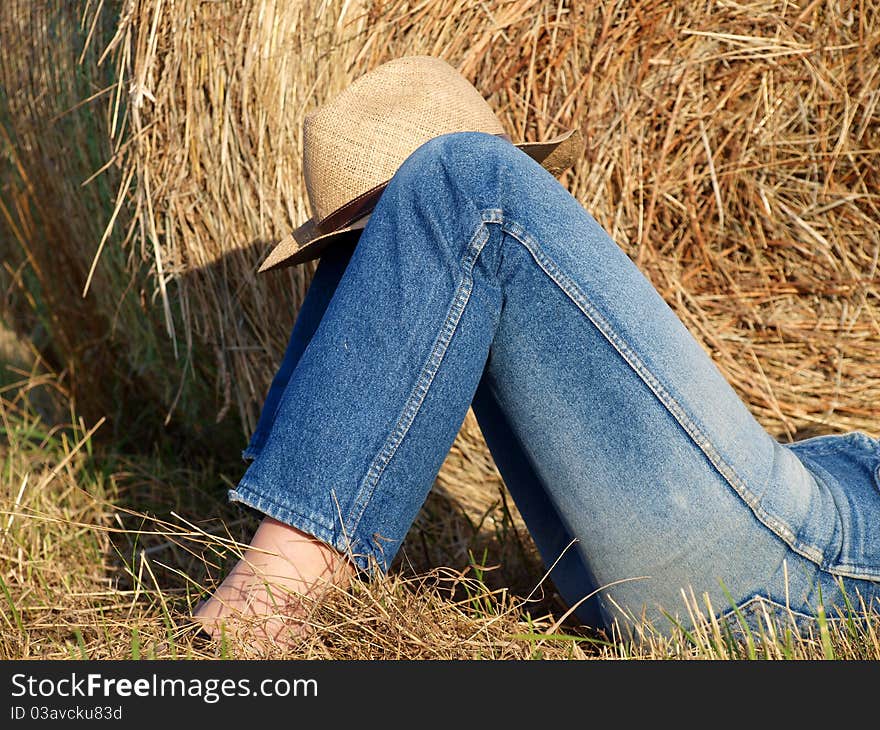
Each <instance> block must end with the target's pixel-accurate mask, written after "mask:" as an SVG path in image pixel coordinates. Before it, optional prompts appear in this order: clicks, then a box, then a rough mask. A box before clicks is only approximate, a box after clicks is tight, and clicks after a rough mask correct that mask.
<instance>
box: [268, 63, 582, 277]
mask: <svg viewBox="0 0 880 730" xmlns="http://www.w3.org/2000/svg"><path fill="white" fill-rule="evenodd" d="M466 131H467V132H487V133H488V134H494V135H498V136H502V137H505V138H507V139H509V137H507V135H506V134H505V133H504V127H503V126H502V124H501V122H500V120H499V119H498V117H497V116H495V113H494V112H493V111H492V108H491V107H490V106H489V104H488V103H487V102H486V100H485V99H484V98H483V97H482V95H481V94H480V92H479V91H477V89H476V88H474V87H473V85H471V84H470V82H468V81H467V79H465V78H464V77H463V76H462V75H461V74H459V73H458V72H457V71H456V70H455V69H454V68H452V66H450V65H449V64H448V63H446V62H445V61H442V60H440V59H439V58H431V57H429V56H407V57H403V58H398V59H396V60H394V61H389V62H388V63H385V64H382V65H381V66H379V67H377V68H376V69H374V70H373V71H371V72H370V73H368V74H365V75H364V76H361V77H360V78H359V79H357V80H356V81H355V82H354V83H352V84H351V85H350V86H349V87H348V88H347V89H345V90H344V91H343V92H342V93H341V94H340V95H339V96H338V97H336V99H334V100H333V101H331V102H330V103H329V104H325V105H324V106H322V107H321V108H319V109H317V110H316V111H314V112H312V113H310V114H308V115H307V116H306V117H305V119H304V121H303V175H304V177H305V183H306V190H307V192H308V196H309V203H310V205H311V208H312V217H311V218H310V219H309V220H308V221H306V223H304V224H303V225H301V226H300V227H299V228H297V229H296V230H295V231H293V232H292V233H291V234H289V235H287V236H286V237H285V238H283V239H282V240H281V241H280V242H279V243H278V244H277V245H276V246H275V247H274V248H273V249H272V251H270V253H269V255H268V256H267V257H266V260H265V261H264V262H263V264H262V265H261V266H260V271H268V270H270V269H276V268H280V267H283V266H290V265H291V264H298V263H302V262H303V261H308V260H310V259H314V258H317V257H318V256H320V255H321V252H322V251H323V250H324V249H325V248H326V247H327V246H329V245H332V243H333V242H334V241H339V239H341V238H344V237H350V236H357V235H360V231H361V230H363V228H364V226H366V224H367V220H368V219H369V216H370V212H371V211H372V210H373V207H374V206H375V205H376V202H377V201H378V200H379V197H380V196H381V194H382V191H383V190H384V189H385V186H386V185H387V184H388V181H389V180H390V179H391V177H392V176H393V175H394V173H395V172H396V171H397V169H398V168H399V167H400V165H401V164H402V163H403V161H404V160H405V159H406V158H407V157H409V155H410V154H411V153H412V152H414V151H415V150H416V149H417V148H418V147H420V146H421V145H422V144H424V143H425V142H427V141H428V140H430V139H433V138H434V137H438V136H439V135H441V134H448V133H450V132H466ZM516 146H517V147H519V148H520V149H521V150H522V151H523V152H525V153H526V154H528V155H529V156H530V157H532V158H533V159H535V160H536V161H537V162H540V163H541V164H542V165H543V166H544V167H545V168H546V169H548V170H549V171H551V172H553V173H554V174H559V173H560V172H562V171H563V170H565V169H566V168H568V167H570V166H571V165H572V163H573V162H574V160H575V159H576V157H577V155H578V154H579V152H580V150H581V147H582V142H581V140H580V135H579V134H577V132H576V130H571V131H568V132H566V133H565V134H562V135H560V136H558V137H554V138H553V139H550V140H547V141H546V142H531V143H526V142H524V143H518V144H517V145H516Z"/></svg>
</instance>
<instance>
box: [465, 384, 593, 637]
mask: <svg viewBox="0 0 880 730" xmlns="http://www.w3.org/2000/svg"><path fill="white" fill-rule="evenodd" d="M471 405H472V407H473V409H474V415H475V416H476V417H477V422H478V423H479V425H480V430H481V431H482V433H483V436H484V438H485V439H486V444H487V446H488V447H489V451H490V452H491V454H492V458H493V460H494V461H495V465H496V466H497V467H498V471H499V472H500V473H501V476H502V478H503V479H504V485H505V487H507V491H509V492H510V496H511V497H512V498H513V501H514V503H515V504H516V507H517V509H518V510H519V512H520V514H521V515H522V517H523V520H524V521H525V523H526V526H527V527H528V529H529V534H530V535H531V537H532V540H533V541H534V543H535V546H536V547H537V548H538V552H539V553H540V555H541V558H542V560H543V561H544V566H545V568H546V569H547V570H550V578H551V579H552V580H553V585H554V586H555V587H556V589H557V590H558V591H559V594H560V595H561V596H562V598H563V600H564V601H565V602H566V603H568V605H569V606H572V605H575V604H577V603H578V602H580V603H579V605H578V607H577V609H576V610H575V614H576V615H577V617H578V619H579V620H580V621H582V622H583V623H585V624H587V625H588V626H601V625H602V622H603V621H602V616H601V614H600V613H599V601H598V596H595V597H593V598H589V599H587V600H583V599H584V597H585V596H590V595H592V594H595V593H596V592H597V588H598V586H597V585H596V583H595V581H594V580H593V578H592V576H591V575H590V570H589V568H588V567H587V565H586V564H585V563H584V559H583V555H582V553H581V551H580V550H578V549H577V548H576V547H575V544H576V538H575V537H574V535H572V534H571V533H570V532H569V531H568V528H566V526H565V523H564V522H563V521H562V518H561V517H560V516H559V513H558V512H557V511H556V507H554V505H553V502H552V501H551V499H550V496H549V494H548V492H547V489H546V488H545V486H544V485H543V484H542V483H541V480H540V478H539V476H538V474H537V473H536V472H535V468H534V466H533V464H532V463H531V461H530V459H529V457H528V454H527V453H526V451H525V449H523V447H522V445H521V444H520V443H519V441H518V440H517V436H516V433H515V432H514V429H513V427H512V425H511V424H510V423H509V422H508V421H507V417H506V416H505V415H504V411H503V410H502V408H501V404H500V403H499V402H498V399H497V397H496V396H495V393H493V392H492V389H491V387H490V386H489V381H488V379H487V377H486V375H485V374H484V377H483V379H482V380H481V381H480V384H479V385H478V386H477V391H476V393H475V394H474V399H473V402H472V403H471Z"/></svg>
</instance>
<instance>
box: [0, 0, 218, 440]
mask: <svg viewBox="0 0 880 730" xmlns="http://www.w3.org/2000/svg"><path fill="white" fill-rule="evenodd" d="M118 20H119V18H118V14H117V13H116V10H115V8H113V7H111V4H110V3H106V4H105V3H103V2H101V3H97V4H94V3H90V2H85V3H73V2H71V3H66V2H65V3H56V2H31V1H30V0H10V1H9V2H4V3H2V4H0V33H2V37H3V42H2V43H0V152H2V154H0V251H2V255H3V271H2V272H0V281H2V284H3V291H4V296H3V299H2V301H0V310H2V316H3V319H4V320H5V322H6V323H7V324H8V325H9V326H11V327H14V329H15V331H16V333H17V334H18V336H20V337H22V338H24V339H25V340H29V341H32V342H33V343H34V344H35V345H36V347H37V348H38V349H39V351H40V353H41V355H42V357H43V358H44V359H45V361H46V362H47V364H48V365H49V366H50V367H52V368H53V369H54V370H55V371H56V372H57V373H59V374H61V375H62V376H63V377H62V382H63V384H64V386H65V387H66V388H67V389H68V390H69V392H70V395H71V397H72V398H73V399H74V401H75V403H76V408H77V412H78V413H79V414H80V415H81V416H82V417H84V418H85V419H86V420H87V421H88V422H90V423H94V422H96V421H97V420H98V419H100V418H102V417H108V418H109V420H110V425H109V426H108V427H104V428H103V429H102V430H101V433H100V435H101V436H103V437H107V438H114V439H116V440H117V441H118V442H119V443H120V445H125V444H126V443H127V442H128V441H129V439H130V440H131V443H133V445H141V446H143V445H146V444H149V443H150V438H149V435H150V433H151V432H152V431H154V430H155V429H154V428H153V426H152V425H153V424H155V426H156V427H157V428H161V427H162V423H163V419H164V416H165V414H166V412H167V411H168V409H169V406H170V405H171V403H173V402H174V401H175V397H176V396H177V399H178V402H179V404H180V405H181V408H180V410H179V413H181V414H182V415H183V418H184V419H189V424H190V426H192V427H193V428H194V427H195V426H196V425H198V424H199V422H200V421H201V420H203V419H207V420H208V421H209V422H211V420H212V419H211V416H212V415H213V413H215V412H216V407H215V406H214V407H212V406H213V405H214V404H212V403H211V402H210V395H211V393H212V391H213V387H214V386H213V381H214V374H213V372H211V373H210V374H206V373H205V371H204V369H203V368H201V367H200V364H199V363H198V362H196V364H195V365H193V364H192V363H184V362H183V361H182V360H181V359H179V358H178V357H176V355H175V343H174V342H173V341H172V340H170V339H169V337H168V335H167V333H166V332H165V325H164V322H163V312H162V310H161V308H157V307H156V306H155V303H154V301H153V296H152V295H153V285H154V281H155V280H154V279H153V278H152V274H151V267H150V265H149V264H148V263H144V262H143V258H142V257H141V256H139V255H136V248H133V247H132V244H131V234H132V233H134V229H133V228H132V223H133V219H132V216H131V213H130V205H131V199H130V197H129V196H136V195H137V194H138V192H137V190H136V189H135V188H134V187H131V186H130V183H131V181H132V180H133V172H130V171H127V170H122V169H121V168H120V166H119V164H118V162H119V159H120V158H118V157H117V156H116V155H118V153H119V151H120V150H121V149H124V144H125V140H126V137H127V131H128V130H129V129H130V128H129V126H128V123H127V122H126V114H127V106H126V104H125V103H120V104H119V105H117V104H116V96H115V95H114V92H115V91H117V90H119V89H120V88H121V87H119V86H118V85H117V84H115V69H114V68H113V67H112V65H110V64H106V63H105V64H103V65H102V64H100V63H99V60H100V55H101V53H102V52H103V49H104V47H105V46H106V45H107V43H108V42H109V41H110V39H111V38H112V37H113V35H114V33H115V32H116V29H117V26H118ZM108 99H109V100H111V101H112V102H113V103H112V104H111V106H110V108H109V109H108V108H107V104H106V103H105V100H108ZM122 101H123V102H124V95H123V97H122ZM114 216H115V218H114ZM114 220H115V225H114V226H111V225H110V224H111V222H113V221H114ZM99 249H102V252H101V256H100V258H99V259H98V258H96V253H97V251H98V250H99ZM87 284H89V289H88V295H87V296H85V297H84V296H83V291H84V289H85V288H86V285H87ZM178 308H179V305H177V304H175V310H177V309H178ZM178 316H179V315H178ZM185 368H186V371H187V372H186V380H187V381H188V382H189V388H188V390H187V391H186V392H184V391H183V390H182V389H181V388H180V385H181V381H182V379H183V375H184V371H185ZM193 373H195V374H196V375H200V376H204V377H197V378H193ZM206 401H207V403H208V405H207V410H205V409H204V408H202V407H201V406H200V404H201V403H205V402H206ZM192 432H193V431H192V429H190V433H192Z"/></svg>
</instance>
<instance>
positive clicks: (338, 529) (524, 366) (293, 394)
mask: <svg viewBox="0 0 880 730" xmlns="http://www.w3.org/2000/svg"><path fill="white" fill-rule="evenodd" d="M471 404H473V407H474V412H475V414H476V416H477V419H478V421H479V424H480V427H481V429H482V431H483V434H484V436H485V438H486V442H487V444H488V445H489V448H490V450H491V452H492V455H493V457H494V459H495V461H496V463H497V465H498V468H499V470H500V472H501V475H502V477H503V478H504V481H505V483H506V485H507V487H508V488H509V490H510V492H511V494H512V496H513V498H514V500H515V501H516V503H517V506H518V507H519V509H520V510H521V512H522V514H523V517H524V518H525V520H526V523H527V525H528V527H529V530H530V532H531V534H532V535H533V537H534V539H535V543H536V545H537V546H538V549H539V550H540V552H541V555H542V557H543V559H544V561H545V563H546V564H547V565H548V566H549V565H551V564H553V563H554V562H556V561H557V559H558V558H559V556H560V553H561V552H562V551H563V549H564V548H565V547H566V546H567V545H568V544H569V543H570V542H572V541H574V545H573V546H572V547H571V548H570V549H569V550H568V551H567V552H565V554H564V555H563V557H562V559H561V560H559V562H558V563H557V565H556V567H555V568H554V570H553V572H552V574H551V577H552V579H553V581H554V584H555V585H556V586H557V588H558V589H559V590H560V592H561V594H562V595H563V597H564V598H565V600H567V601H568V602H569V603H570V604H571V605H575V604H578V605H579V608H578V610H577V615H578V616H579V617H580V618H581V619H582V620H584V621H586V622H588V623H590V624H592V625H597V626H609V625H610V624H611V623H612V622H615V621H618V622H622V623H623V624H624V625H627V624H631V623H633V622H635V621H638V620H648V621H650V622H652V623H654V625H655V626H656V627H658V628H659V629H660V630H665V629H668V628H669V627H670V626H671V625H672V624H671V623H670V621H669V618H674V619H675V620H680V621H681V622H682V623H683V624H685V625H688V624H689V622H690V617H689V616H690V614H689V613H688V610H687V607H686V606H685V603H684V601H683V598H682V594H683V592H685V593H686V594H691V593H692V594H693V595H696V596H698V597H701V596H703V595H704V594H705V595H706V596H707V597H708V599H709V600H710V601H711V605H712V606H713V607H714V612H715V613H716V614H718V615H723V614H725V613H727V612H729V611H730V610H731V609H733V608H737V609H739V608H742V609H744V610H743V612H742V613H743V614H746V613H748V614H749V615H754V616H756V617H758V618H756V619H755V620H759V618H760V611H757V610H756V609H757V608H760V609H762V610H763V609H766V608H767V607H770V609H771V610H779V611H785V612H786V613H788V614H790V615H792V616H795V617H799V618H801V619H804V620H809V619H810V617H811V616H814V615H815V611H816V606H817V604H818V602H819V597H820V596H821V597H822V599H823V600H824V602H825V604H826V606H829V605H834V604H837V605H840V604H841V603H842V602H843V599H844V597H843V595H842V591H846V593H847V594H848V595H849V597H850V600H853V601H857V600H858V596H861V597H862V598H863V599H864V600H865V601H868V602H870V601H872V600H873V599H874V598H875V597H877V596H878V595H880V582H878V581H880V441H878V440H877V439H874V438H872V437H870V436H868V435H867V434H865V433H862V432H860V431H856V432H853V433H850V434H845V435H840V436H820V437H816V438H812V439H807V440H804V441H800V442H796V443H794V444H782V443H779V442H777V441H776V440H775V439H774V438H773V437H772V436H770V435H769V434H768V433H767V432H766V431H765V430H764V429H763V428H762V427H761V426H760V424H759V423H758V422H757V421H756V420H755V418H754V417H753V416H752V414H751V413H750V412H749V410H748V409H747V408H746V406H745V405H744V404H743V403H742V401H741V400H740V399H739V397H738V396H737V394H736V392H735V391H734V390H733V388H732V387H731V386H730V385H729V383H727V382H726V380H725V379H724V377H723V376H722V375H721V373H720V371H719V370H718V369H717V367H716V366H715V365H714V363H713V362H712V360H711V359H710V358H709V356H708V355H707V354H706V353H705V352H704V351H703V349H702V348H701V347H700V345H699V343H698V342H697V341H696V340H695V339H694V338H693V337H692V336H691V335H690V333H689V332H688V330H687V329H686V328H685V326H684V325H683V324H682V323H681V321H680V320H679V319H678V318H677V317H676V315H675V313H674V312H673V311H672V310H671V309H670V308H669V306H668V305H667V304H666V303H665V302H664V300H663V298H662V297H661V296H660V295H659V294H658V292H657V291H656V290H655V289H654V288H653V286H652V285H651V284H650V282H649V281H648V280H647V278H645V276H644V275H643V274H642V273H641V272H640V271H639V269H638V268H637V267H636V266H635V264H634V263H633V262H632V261H631V260H630V259H629V258H628V257H627V256H626V254H625V253H624V252H623V251H622V250H621V249H620V248H619V247H618V246H617V245H616V244H615V243H614V242H613V241H612V240H611V238H610V237H609V236H608V235H607V234H606V233H605V231H604V230H603V229H602V228H601V227H600V226H599V225H598V224H597V223H596V221H595V220H594V219H593V218H592V217H591V216H590V215H589V214H588V213H587V212H586V211H585V210H584V209H583V208H582V207H581V206H580V204H579V203H578V202H577V201H576V200H575V199H574V198H573V197H572V196H571V195H570V194H569V193H568V192H567V191H566V190H565V188H564V187H562V186H561V185H560V184H559V182H558V181H557V180H556V179H555V178H554V177H553V176H552V175H550V174H549V173H547V172H546V171H545V170H544V169H543V168H542V167H540V165H538V164H537V163H535V162H534V161H533V160H531V159H530V158H529V157H528V156H527V155H525V154H523V153H522V152H521V151H519V150H518V149H516V148H515V147H514V146H513V145H511V144H510V143H509V142H506V141H504V140H502V139H499V138H497V137H493V136H490V135H485V134H480V133H457V134H452V135H444V136H442V137H438V138H436V139H434V140H432V141H430V142H428V143H426V144H425V145H423V146H422V147H420V148H419V149H418V150H416V152H414V153H413V154H412V155H411V156H410V157H409V158H408V159H407V160H406V162H405V163H404V164H403V165H402V166H401V168H400V169H399V171H398V172H397V174H396V175H395V176H394V178H393V179H392V181H391V182H390V184H389V185H388V187H387V189H386V190H385V192H384V193H383V195H382V197H381V199H380V200H379V203H378V205H377V207H376V209H375V211H374V212H373V215H372V216H371V218H370V221H369V224H368V225H367V227H366V229H365V230H364V232H363V234H362V235H361V237H360V240H359V241H358V242H357V243H356V244H354V243H353V244H351V245H348V246H340V247H338V248H336V249H335V250H333V251H330V252H328V253H326V254H324V256H323V258H322V259H321V261H320V263H319V265H318V270H317V272H316V274H315V277H314V279H313V282H312V284H311V286H310V289H309V292H308V294H307V297H306V301H305V302H304V304H303V307H302V308H301V311H300V314H299V317H298V319H297V323H296V326H295V327H294V331H293V334H292V336H291V342H290V345H289V347H288V350H287V353H286V354H285V358H284V361H283V363H282V365H281V367H280V368H279V371H278V375H277V377H276V378H275V381H274V382H273V384H272V387H271V389H270V392H269V395H268V397H267V399H266V402H265V404H264V407H263V412H262V415H261V418H260V422H259V424H258V427H257V430H256V432H255V433H254V436H253V438H252V440H251V443H250V444H249V446H248V448H247V449H246V450H245V452H244V455H245V456H246V457H248V458H252V459H253V462H252V463H251V464H250V466H249V467H248V469H247V471H246V472H245V474H244V476H243V477H242V479H241V482H240V483H239V484H238V486H237V487H236V489H235V490H233V491H231V492H230V498H231V499H233V500H236V501H239V502H242V503H245V504H247V505H250V506H252V507H254V508H255V509H257V510H259V511H261V512H263V513H266V514H268V515H271V516H273V517H275V518H276V519H279V520H281V521H283V522H286V523H288V524H291V525H294V526H296V527H298V528H299V529H301V530H304V531H305V532H308V533H311V534H313V535H315V536H316V537H317V538H318V539H320V540H323V541H325V542H327V543H329V544H331V545H333V546H334V547H336V548H337V549H339V550H342V551H346V552H349V553H350V554H352V555H353V557H354V560H355V561H356V562H357V564H358V565H359V567H361V568H362V569H363V570H365V571H369V570H371V569H372V566H374V565H377V566H378V567H379V568H380V569H381V570H386V569H387V568H388V565H389V564H390V562H391V560H392V559H393V558H394V556H395V554H396V553H397V551H398V549H399V547H400V545H401V542H402V540H403V538H404V537H405V535H406V533H407V531H408V529H409V527H410V525H411V524H412V522H413V520H414V518H415V516H416V514H417V513H418V511H419V509H420V507H421V505H422V504H423V502H424V500H425V497H426V496H427V493H428V491H429V490H430V488H431V486H432V484H433V482H434V479H435V477H436V474H437V472H438V470H439V469H440V466H441V465H442V463H443V460H444V458H445V456H446V454H447V452H448V450H449V448H450V446H451V445H452V442H453V440H454V438H455V436H456V434H457V432H458V429H459V428H460V426H461V423H462V421H463V419H464V416H465V414H466V412H467V409H468V406H470V405H471ZM597 587H600V588H601V589H600V590H597ZM594 592H595V596H594V597H593V598H592V599H590V600H587V601H583V602H582V599H583V598H584V597H585V596H588V595H590V594H593V593H594Z"/></svg>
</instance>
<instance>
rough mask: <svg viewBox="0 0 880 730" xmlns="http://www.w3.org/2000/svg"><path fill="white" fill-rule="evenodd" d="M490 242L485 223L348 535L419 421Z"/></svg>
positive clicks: (363, 489) (362, 491)
mask: <svg viewBox="0 0 880 730" xmlns="http://www.w3.org/2000/svg"><path fill="white" fill-rule="evenodd" d="M488 240H489V231H488V229H487V228H486V226H485V225H483V224H482V223H481V224H480V226H479V227H478V228H477V229H476V231H474V234H473V236H472V237H471V240H470V242H469V243H468V246H467V249H466V250H465V255H464V257H463V259H462V261H461V267H462V273H461V279H460V281H459V283H458V286H456V288H455V292H454V294H453V297H452V302H451V303H450V305H449V309H448V310H447V312H446V318H445V319H444V321H443V324H442V325H441V327H440V331H439V332H438V333H437V337H435V338H434V344H433V345H432V346H431V352H430V353H429V355H428V359H427V360H426V361H425V363H424V365H422V369H421V371H420V372H419V377H418V379H417V380H416V384H415V386H414V387H413V389H412V391H411V392H410V394H409V396H408V397H407V399H406V401H405V403H404V406H403V410H402V411H401V413H400V416H398V419H397V423H396V424H395V426H394V428H393V429H392V431H391V433H390V434H389V435H388V437H387V438H386V439H385V443H384V445H383V446H382V449H381V450H380V451H379V453H378V454H377V456H376V457H375V458H374V459H373V462H372V463H371V464H370V467H369V469H368V470H367V474H366V476H365V477H364V479H363V481H362V482H361V486H360V487H359V489H358V493H357V496H356V497H355V500H354V502H353V504H352V508H351V512H350V513H349V517H348V520H347V521H346V532H347V533H348V534H353V533H354V531H355V530H357V528H358V525H359V524H360V521H361V518H362V517H363V515H364V512H365V510H366V508H367V505H368V504H369V503H370V499H371V498H372V496H373V493H374V492H375V490H376V486H377V485H378V483H379V479H380V478H381V477H382V474H383V473H384V471H385V469H386V467H387V466H388V464H389V463H390V462H391V459H392V457H393V456H394V454H395V453H396V452H397V449H398V448H399V446H400V444H401V443H402V441H403V439H404V437H405V436H406V434H407V432H408V431H409V429H410V426H411V425H412V423H413V421H414V420H415V417H416V415H417V414H418V412H419V409H420V408H421V406H422V403H423V402H424V400H425V397H426V396H427V394H428V390H429V388H430V387H431V383H433V382H434V377H435V376H436V374H437V371H438V370H439V368H440V363H441V362H442V361H443V357H444V355H445V354H446V350H447V349H448V347H449V343H450V342H451V340H452V336H453V335H454V334H455V331H456V329H457V328H458V323H459V321H461V315H462V314H463V313H464V308H465V306H466V305H467V302H468V300H469V299H470V295H471V290H472V288H473V275H472V271H473V267H474V264H475V263H476V260H477V257H478V256H479V255H480V252H481V251H482V250H483V246H485V244H486V241H488Z"/></svg>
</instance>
